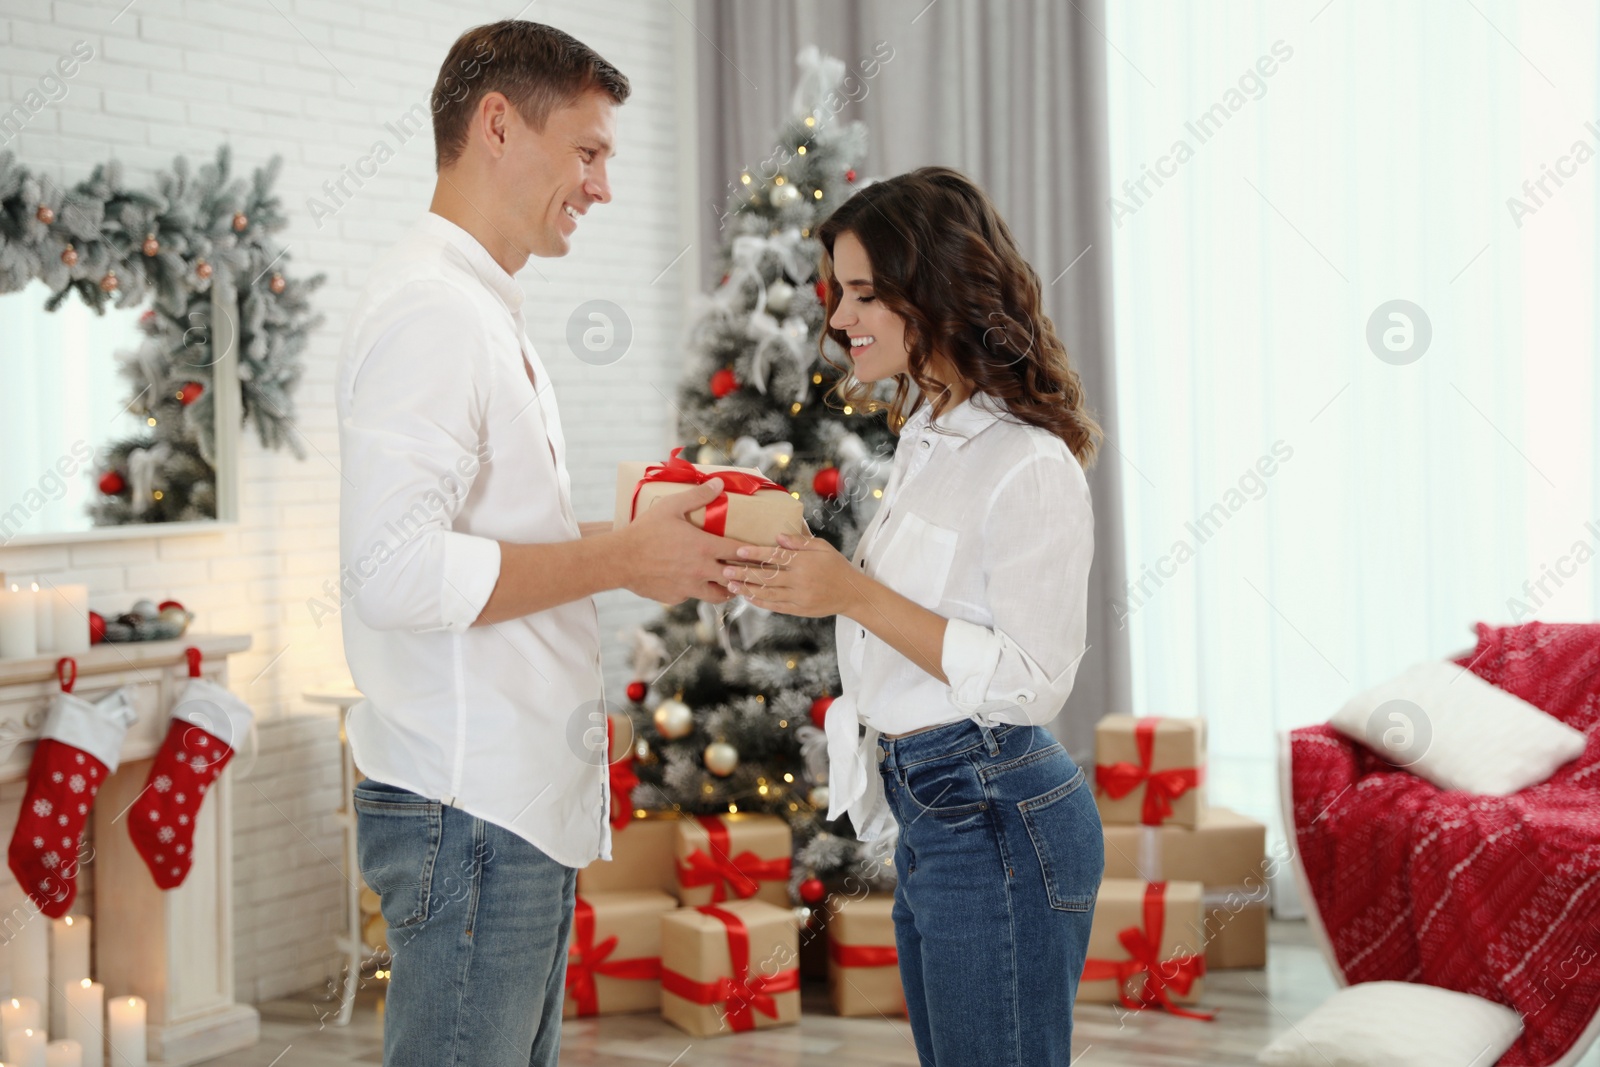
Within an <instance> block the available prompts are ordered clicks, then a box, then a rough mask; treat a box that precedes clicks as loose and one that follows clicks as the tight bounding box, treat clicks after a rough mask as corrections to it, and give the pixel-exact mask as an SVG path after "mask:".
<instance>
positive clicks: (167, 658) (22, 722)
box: [0, 634, 260, 1067]
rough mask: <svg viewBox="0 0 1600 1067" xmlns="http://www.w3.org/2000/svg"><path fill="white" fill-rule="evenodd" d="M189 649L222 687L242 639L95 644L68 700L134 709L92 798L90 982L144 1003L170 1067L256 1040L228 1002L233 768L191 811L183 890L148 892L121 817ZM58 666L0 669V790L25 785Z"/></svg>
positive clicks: (255, 1031)
mask: <svg viewBox="0 0 1600 1067" xmlns="http://www.w3.org/2000/svg"><path fill="white" fill-rule="evenodd" d="M191 647H192V648H198V649H199V650H200V652H201V656H202V660H201V670H202V672H203V673H204V675H205V676H206V677H207V678H209V679H211V680H212V681H215V682H217V683H219V684H221V685H226V684H227V680H228V679H227V670H228V667H227V657H228V656H229V655H230V654H232V653H235V652H243V651H244V650H246V649H248V648H249V647H250V637H249V636H248V635H234V634H191V635H187V636H185V637H183V638H181V639H179V640H176V641H141V642H130V643H119V644H103V645H96V646H94V647H93V648H92V649H90V650H89V651H88V652H85V653H82V654H79V655H77V656H74V657H73V659H74V660H75V661H76V662H77V665H78V678H77V683H76V685H75V686H74V688H73V693H74V694H75V695H78V696H82V697H85V698H87V699H90V700H94V699H96V698H98V697H100V696H103V695H104V694H106V693H108V692H110V691H111V690H113V689H115V688H117V687H118V686H121V685H127V686H129V690H130V693H131V695H132V697H133V704H134V707H135V708H136V709H137V711H138V719H137V721H135V722H134V723H133V724H132V725H131V726H130V727H129V728H128V734H127V737H126V738H125V739H124V741H123V745H122V754H121V764H120V766H119V767H118V768H117V772H116V773H115V774H113V775H112V776H111V777H110V778H108V779H107V780H106V784H105V785H104V786H103V787H101V789H100V792H99V795H98V796H97V797H96V798H95V807H94V813H93V819H94V838H93V844H94V854H93V855H92V857H90V858H89V859H88V860H87V862H88V863H92V864H94V868H95V878H94V942H95V943H94V959H95V968H94V977H95V980H96V981H98V982H102V983H104V985H105V987H106V996H107V997H108V998H110V997H113V996H117V995H127V994H137V995H138V996H141V997H144V998H145V1000H146V1002H147V1004H148V1016H147V1022H148V1046H149V1058H150V1062H151V1063H152V1064H166V1065H171V1067H179V1065H184V1064H192V1063H197V1062H199V1061H201V1060H206V1059H210V1058H212V1057H214V1056H219V1055H222V1054H223V1053H225V1052H230V1051H233V1050H235V1049H240V1048H248V1047H250V1046H251V1045H254V1044H255V1043H256V1041H257V1039H258V1038H259V1034H260V1017H259V1015H258V1014H257V1012H256V1010H255V1009H254V1008H252V1007H250V1006H249V1005H245V1004H236V1003H235V1002H234V999H233V834H232V826H233V818H232V807H233V803H232V802H233V786H232V780H233V776H234V774H233V766H232V764H230V765H229V767H228V768H227V769H226V770H224V771H223V773H222V775H221V776H220V777H219V778H218V779H217V781H216V783H215V785H213V786H212V788H211V789H210V790H209V792H208V793H207V795H206V800H205V803H204V805H203V806H202V807H201V809H200V815H199V818H198V819H197V820H196V823H195V836H194V853H193V859H194V866H193V867H192V868H191V870H190V871H189V876H188V878H187V879H186V880H185V881H184V883H183V884H182V885H181V886H178V887H177V888H175V889H171V890H167V891H162V890H161V889H158V888H157V887H156V885H155V883H154V882H153V881H152V880H151V878H150V871H149V869H148V868H147V867H146V866H145V864H144V861H143V860H142V859H140V857H139V854H138V852H137V851H136V850H135V849H134V847H133V842H132V840H131V839H130V837H129V836H128V827H127V825H126V824H125V822H124V819H123V814H124V812H125V811H126V809H127V808H128V806H129V805H131V804H132V803H133V801H134V799H135V798H136V797H137V796H138V795H139V792H140V790H142V789H143V788H144V783H145V779H146V778H147V777H148V775H149V771H150V761H151V759H152V758H153V757H154V756H155V753H156V750H157V749H158V748H159V747H160V745H161V741H162V738H163V737H165V735H166V731H167V719H168V717H169V715H170V713H171V710H172V704H173V701H174V700H175V699H176V698H177V696H178V694H179V693H180V692H181V691H182V688H183V683H184V681H185V679H187V677H188V663H187V661H186V659H185V656H184V650H185V649H188V648H191ZM56 660H57V657H56V656H53V655H48V656H39V657H36V658H32V659H12V660H0V780H3V781H16V780H20V779H23V778H25V777H26V776H27V773H28V764H29V762H30V761H31V760H32V758H33V749H34V742H35V741H37V739H38V736H39V728H40V726H41V725H42V724H43V722H44V718H45V713H46V712H47V711H48V709H49V702H50V696H51V694H53V693H55V692H57V691H58V690H59V688H60V686H59V683H58V682H57V679H56ZM19 892H20V891H19ZM38 921H45V920H43V919H42V917H40V918H39V919H38ZM51 1036H52V1037H54V1036H55V1035H51Z"/></svg>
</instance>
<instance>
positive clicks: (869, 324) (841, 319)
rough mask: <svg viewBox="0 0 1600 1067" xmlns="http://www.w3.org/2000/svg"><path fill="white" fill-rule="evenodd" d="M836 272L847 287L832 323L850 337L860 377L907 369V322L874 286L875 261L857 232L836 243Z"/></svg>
mask: <svg viewBox="0 0 1600 1067" xmlns="http://www.w3.org/2000/svg"><path fill="white" fill-rule="evenodd" d="M833 275H834V277H835V278H836V279H837V280H838V282H839V286H840V288H841V289H842V290H843V292H842V293H841V295H840V297H839V306H838V307H837V308H835V309H834V312H833V317H832V318H830V319H829V320H828V325H829V326H831V327H832V328H833V329H835V330H840V331H842V332H843V333H846V334H848V335H849V337H850V348H849V351H850V362H851V364H852V365H853V366H854V367H855V375H856V378H857V379H859V380H860V381H863V382H876V381H880V380H882V379H884V378H891V377H893V376H894V375H896V374H904V373H906V371H907V369H908V367H907V358H908V353H907V352H906V324H905V320H904V319H902V318H901V317H900V316H899V315H897V314H895V313H894V312H893V311H890V310H889V309H888V308H886V307H884V306H883V304H882V303H881V302H879V300H878V299H877V297H876V295H875V294H874V292H873V289H872V262H871V261H870V260H869V259H867V250H866V248H864V247H863V246H862V244H861V241H860V239H859V238H857V237H856V235H855V234H853V233H850V232H848V231H846V232H845V233H841V234H840V235H839V237H838V239H837V240H835V241H834V243H833Z"/></svg>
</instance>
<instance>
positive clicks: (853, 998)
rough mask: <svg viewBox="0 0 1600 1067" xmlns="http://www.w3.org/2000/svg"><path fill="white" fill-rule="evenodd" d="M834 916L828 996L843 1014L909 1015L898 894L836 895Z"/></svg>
mask: <svg viewBox="0 0 1600 1067" xmlns="http://www.w3.org/2000/svg"><path fill="white" fill-rule="evenodd" d="M834 899H836V900H838V901H839V908H838V910H837V911H835V912H834V913H833V915H832V917H831V918H830V919H829V920H828V996H829V999H831V1000H832V1001H833V1010H834V1011H836V1012H838V1013H839V1014H840V1015H904V1014H905V1013H906V994H905V989H904V988H903V987H902V986H901V985H900V958H899V955H898V953H897V952H896V950H895V940H894V919H893V917H892V915H891V913H892V912H893V910H894V896H893V895H892V894H885V895H882V896H873V895H868V896H864V897H856V898H844V897H838V898H834Z"/></svg>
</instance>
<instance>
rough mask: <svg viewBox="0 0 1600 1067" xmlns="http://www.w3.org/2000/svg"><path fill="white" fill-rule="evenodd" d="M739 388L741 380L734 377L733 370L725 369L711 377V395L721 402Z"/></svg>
mask: <svg viewBox="0 0 1600 1067" xmlns="http://www.w3.org/2000/svg"><path fill="white" fill-rule="evenodd" d="M737 388H739V379H738V378H735V377H734V375H733V370H732V369H731V368H729V367H723V368H722V369H721V370H719V371H717V373H715V374H713V375H712V376H711V395H712V396H714V397H716V398H717V399H718V400H721V399H722V398H723V397H725V396H727V395H728V394H729V393H731V392H733V391H734V390H735V389H737Z"/></svg>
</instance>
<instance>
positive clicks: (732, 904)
mask: <svg viewBox="0 0 1600 1067" xmlns="http://www.w3.org/2000/svg"><path fill="white" fill-rule="evenodd" d="M798 956H799V947H798V931H797V929H796V923H795V918H794V913H793V912H792V911H790V910H789V909H787V908H779V907H774V906H773V905H771V904H768V903H767V902H766V901H762V900H734V901H727V902H724V903H722V904H708V905H705V906H704V907H700V908H679V909H678V910H677V911H672V912H668V913H666V914H665V915H664V916H662V919H661V968H662V970H661V1016H662V1018H664V1019H666V1020H667V1021H668V1022H670V1023H672V1024H673V1025H674V1026H676V1027H678V1028H679V1029H681V1030H684V1031H686V1032H687V1033H689V1034H692V1035H694V1036H695V1037H710V1036H712V1035H715V1034H727V1033H737V1032H742V1031H747V1030H753V1029H766V1028H768V1027H773V1026H786V1025H788V1024H790V1023H794V1022H798V1021H799V1019H800V970H799V966H798Z"/></svg>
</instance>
